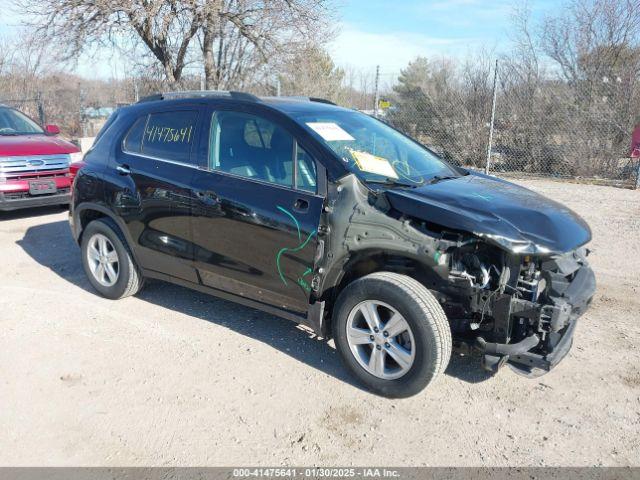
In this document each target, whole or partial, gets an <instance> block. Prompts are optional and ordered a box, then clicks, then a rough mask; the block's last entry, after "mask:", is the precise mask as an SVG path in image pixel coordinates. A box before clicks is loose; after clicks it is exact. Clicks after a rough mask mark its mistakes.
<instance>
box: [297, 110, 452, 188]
mask: <svg viewBox="0 0 640 480" xmlns="http://www.w3.org/2000/svg"><path fill="white" fill-rule="evenodd" d="M295 118H296V120H298V122H299V123H300V124H302V126H303V127H305V128H306V129H307V130H308V131H310V132H311V133H312V134H313V135H314V136H315V137H316V138H318V139H320V140H321V141H322V142H323V143H324V144H325V145H327V146H328V147H329V148H331V150H333V151H334V152H335V153H336V154H337V155H338V156H339V157H340V158H341V159H342V161H343V162H344V164H345V166H346V167H347V168H348V169H349V170H350V171H352V172H353V173H355V174H356V175H358V177H360V178H361V179H363V180H364V181H366V182H381V183H398V184H404V185H410V186H419V185H422V184H424V183H429V182H430V181H431V180H433V179H437V178H441V177H450V176H459V174H458V173H457V172H456V171H455V170H454V169H453V168H452V167H450V166H449V165H448V164H447V163H445V162H444V161H443V160H442V159H440V158H439V157H438V156H437V155H436V154H435V153H433V152H431V151H429V150H427V149H426V148H424V147H422V146H421V145H419V144H418V143H416V142H414V141H413V140H411V139H410V138H408V137H406V136H404V135H403V134H401V133H400V132H397V131H396V130H394V129H393V128H391V127H389V126H388V125H385V124H384V123H382V122H380V121H378V120H376V119H375V118H372V117H370V116H368V115H365V114H363V113H360V112H356V111H334V112H319V113H308V112H305V113H301V114H298V115H295Z"/></svg>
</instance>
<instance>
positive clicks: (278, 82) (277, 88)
mask: <svg viewBox="0 0 640 480" xmlns="http://www.w3.org/2000/svg"><path fill="white" fill-rule="evenodd" d="M280 88H281V87H280V75H277V76H276V97H279V96H280Z"/></svg>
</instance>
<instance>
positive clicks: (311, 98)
mask: <svg viewBox="0 0 640 480" xmlns="http://www.w3.org/2000/svg"><path fill="white" fill-rule="evenodd" d="M309 101H310V102H318V103H326V104H327V105H337V104H335V103H333V102H332V101H331V100H327V99H326V98H318V97H309Z"/></svg>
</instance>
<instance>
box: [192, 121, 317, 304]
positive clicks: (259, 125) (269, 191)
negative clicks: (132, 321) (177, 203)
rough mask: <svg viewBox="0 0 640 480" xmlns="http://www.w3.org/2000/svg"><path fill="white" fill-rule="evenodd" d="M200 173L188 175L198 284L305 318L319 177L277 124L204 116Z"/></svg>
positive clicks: (315, 230)
mask: <svg viewBox="0 0 640 480" xmlns="http://www.w3.org/2000/svg"><path fill="white" fill-rule="evenodd" d="M208 143H209V147H208V165H207V168H206V169H204V170H199V171H197V172H196V175H195V178H194V181H193V188H194V199H195V200H194V207H193V216H192V222H193V243H194V257H195V265H196V268H197V269H198V272H199V275H200V278H201V281H202V283H203V284H205V285H207V286H210V287H214V288H217V289H221V290H225V291H227V292H230V293H234V294H236V295H239V296H242V297H247V298H251V299H253V300H257V301H260V302H263V303H266V304H269V305H273V306H277V307H279V308H283V309H286V310H289V311H293V312H299V313H303V312H306V310H307V307H308V304H309V294H310V291H311V279H312V277H313V267H314V257H315V252H316V248H317V244H318V243H317V242H318V240H317V234H318V232H317V229H318V223H319V219H320V214H321V211H322V207H323V201H324V197H323V196H322V195H321V194H319V193H318V192H317V184H318V181H317V176H318V172H319V171H322V167H320V166H319V165H318V164H317V163H316V162H315V161H314V159H313V158H311V156H310V155H309V154H308V153H307V152H306V151H305V150H304V149H303V147H302V146H301V145H299V144H298V142H297V141H296V139H295V138H294V137H293V136H292V135H291V134H290V133H289V132H288V131H287V130H286V129H285V128H283V127H282V126H280V125H279V124H278V123H277V120H273V119H269V118H266V117H263V116H257V115H253V114H249V113H244V112H241V111H230V110H218V111H215V112H213V113H212V115H211V128H210V132H209V141H208Z"/></svg>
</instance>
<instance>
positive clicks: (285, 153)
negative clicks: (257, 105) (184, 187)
mask: <svg viewBox="0 0 640 480" xmlns="http://www.w3.org/2000/svg"><path fill="white" fill-rule="evenodd" d="M294 161H295V162H297V165H296V166H295V167H294ZM208 163H209V168H210V169H211V170H213V171H220V172H226V173H230V174H233V175H239V176H242V177H246V178H249V179H255V180H261V181H264V182H269V183H273V184H276V185H282V186H285V187H294V186H297V188H298V189H301V190H307V191H311V192H315V191H316V168H315V162H314V161H313V159H312V158H311V156H310V155H308V154H307V153H306V152H305V151H304V150H303V149H302V148H301V147H299V146H298V144H297V142H296V141H295V139H294V138H293V136H292V135H291V134H289V132H287V131H286V130H284V129H283V128H281V127H280V126H278V125H277V124H275V123H273V122H271V121H269V120H267V119H264V118H262V117H259V116H256V115H251V114H247V113H242V112H231V111H219V112H215V113H214V114H213V117H212V119H211V130H210V136H209V162H208ZM296 167H297V175H296V182H295V184H294V170H295V168H296Z"/></svg>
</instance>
